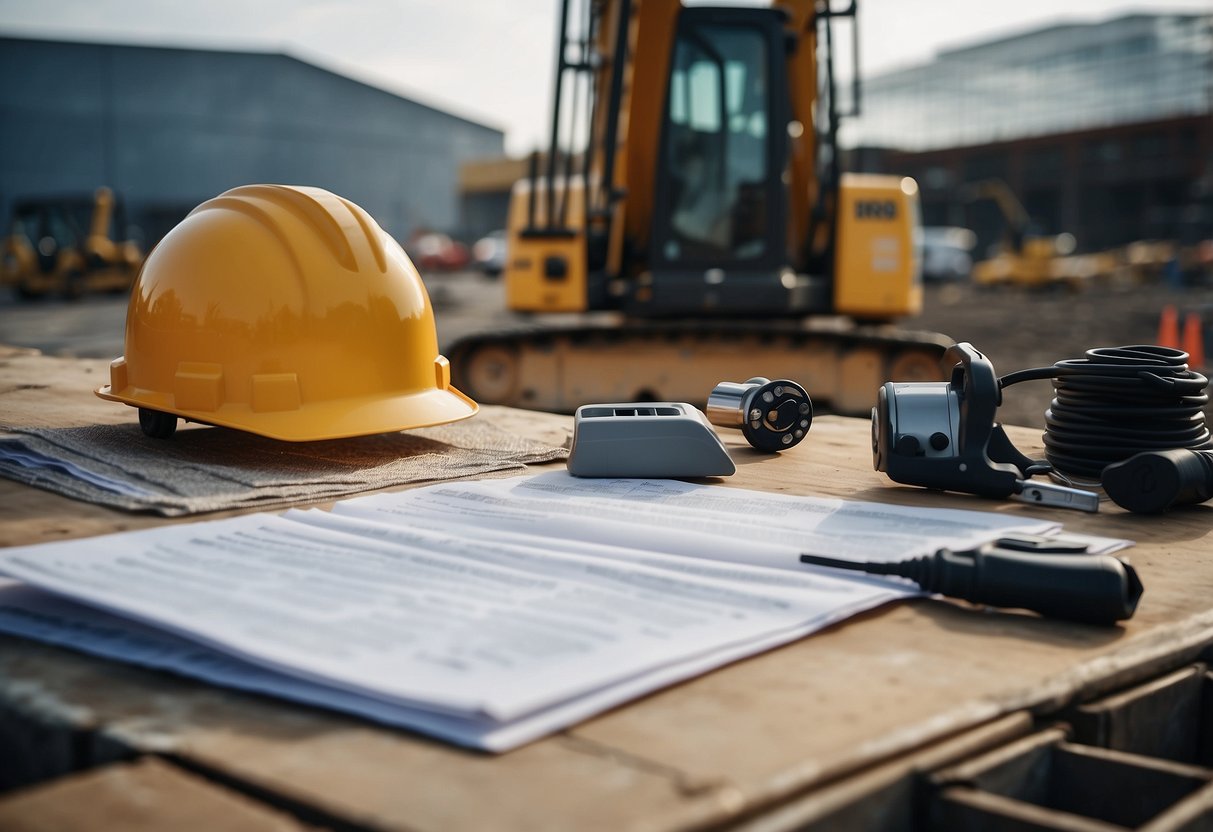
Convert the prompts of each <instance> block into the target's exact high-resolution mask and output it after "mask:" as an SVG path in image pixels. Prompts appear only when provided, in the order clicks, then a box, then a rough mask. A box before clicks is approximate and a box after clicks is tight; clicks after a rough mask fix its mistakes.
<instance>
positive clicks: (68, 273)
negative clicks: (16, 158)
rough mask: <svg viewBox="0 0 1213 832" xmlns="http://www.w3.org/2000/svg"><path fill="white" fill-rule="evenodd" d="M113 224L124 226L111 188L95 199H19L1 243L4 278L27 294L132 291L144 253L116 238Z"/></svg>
mask: <svg viewBox="0 0 1213 832" xmlns="http://www.w3.org/2000/svg"><path fill="white" fill-rule="evenodd" d="M114 225H118V226H121V225H122V213H121V206H120V204H119V203H118V202H117V200H116V199H115V197H114V193H113V191H111V190H110V189H109V188H98V189H97V190H96V192H95V193H94V194H93V196H92V198H91V199H90V198H87V197H85V198H79V199H72V198H65V197H55V198H44V199H26V200H22V201H20V202H18V203H17V204H16V205H14V206H13V213H12V218H11V220H10V223H9V231H8V234H7V235H6V236H5V237H4V240H3V245H2V248H0V264H2V265H0V283H3V284H5V285H11V286H13V287H15V288H16V291H17V294H18V295H19V296H21V297H23V298H35V297H40V296H42V295H47V294H63V295H67V296H68V297H79V296H80V295H83V294H85V293H86V292H104V291H110V292H119V291H122V292H124V291H127V290H129V289H130V286H131V283H132V282H133V281H134V279H135V275H136V274H137V273H138V271H139V266H140V265H141V264H142V263H143V252H142V251H141V250H140V247H139V246H138V245H137V244H136V243H135V242H133V241H131V240H126V241H118V240H116V239H114V235H113V233H112V232H111V228H112V226H114Z"/></svg>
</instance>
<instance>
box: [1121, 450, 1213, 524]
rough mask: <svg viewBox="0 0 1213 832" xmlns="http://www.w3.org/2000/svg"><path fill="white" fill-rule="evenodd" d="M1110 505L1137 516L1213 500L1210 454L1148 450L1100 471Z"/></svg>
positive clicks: (1206, 452) (1211, 460) (1211, 457)
mask: <svg viewBox="0 0 1213 832" xmlns="http://www.w3.org/2000/svg"><path fill="white" fill-rule="evenodd" d="M1103 488H1104V491H1105V492H1107V495H1108V497H1109V498H1110V499H1111V500H1112V502H1114V503H1116V505H1118V506H1120V507H1121V508H1124V509H1128V510H1129V511H1135V512H1138V513H1140V514H1160V513H1162V512H1164V511H1167V510H1168V509H1170V508H1172V507H1174V506H1182V505H1191V504H1193V503H1203V502H1204V501H1205V500H1208V499H1210V498H1213V451H1189V450H1186V449H1184V448H1173V449H1172V450H1169V451H1147V452H1146V453H1141V454H1137V455H1136V456H1132V457H1130V458H1129V459H1126V460H1125V461H1124V462H1117V463H1115V464H1113V465H1109V466H1108V467H1107V468H1105V469H1104V471H1103Z"/></svg>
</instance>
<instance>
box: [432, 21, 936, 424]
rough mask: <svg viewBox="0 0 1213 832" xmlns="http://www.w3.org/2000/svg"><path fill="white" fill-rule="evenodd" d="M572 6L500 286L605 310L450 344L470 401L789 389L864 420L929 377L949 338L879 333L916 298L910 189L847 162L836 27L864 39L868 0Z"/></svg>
mask: <svg viewBox="0 0 1213 832" xmlns="http://www.w3.org/2000/svg"><path fill="white" fill-rule="evenodd" d="M573 6H574V4H573V3H572V2H571V0H565V1H564V3H563V4H562V6H561V25H560V32H561V37H560V43H559V47H558V50H557V69H556V83H555V96H554V98H555V104H554V107H553V113H552V123H551V146H550V148H549V150H548V152H547V154H546V156H545V158H544V159H543V161H542V162H540V160H539V156H538V154H536V155H535V156H533V157H532V162H531V169H530V174H529V175H528V176H527V177H526V178H525V179H524V180H523V181H521V182H520V183H519V184H518V185H517V186H516V187H515V188H514V191H513V194H512V197H511V205H510V212H509V221H508V229H507V231H508V238H507V256H506V264H505V284H506V295H507V302H508V305H509V306H510V308H511V309H513V310H516V311H521V312H534V313H561V312H563V313H587V312H595V311H600V310H607V311H609V312H610V313H611V314H608V315H606V316H605V317H603V316H599V317H598V318H596V319H593V320H587V319H586V317H585V316H584V315H579V317H578V318H577V320H576V323H575V324H573V325H571V326H566V327H563V328H560V327H544V328H541V329H539V330H537V331H530V332H504V333H497V334H493V335H480V336H475V337H472V338H466V339H463V340H462V341H459V342H457V343H456V344H454V345H452V346H451V347H450V355H451V362H452V366H453V367H454V368H455V372H456V373H457V375H458V379H459V384H461V385H464V388H463V389H467V390H469V395H472V396H473V397H474V398H476V399H478V400H480V401H484V402H496V403H508V404H513V405H521V406H525V407H532V408H538V409H545V410H553V411H570V410H572V409H573V408H575V407H576V406H577V405H579V404H582V403H585V402H587V401H637V400H657V399H668V400H678V401H691V402H696V401H698V402H702V401H703V400H704V399H705V398H706V397H707V394H708V392H709V391H710V390H711V389H712V388H713V387H714V386H715V384H716V383H717V382H719V381H721V380H722V379H735V380H736V379H745V378H749V377H753V376H766V377H771V378H774V377H787V378H792V379H795V380H797V381H800V382H801V383H802V384H804V385H805V386H806V387H807V388H808V389H809V391H810V393H811V394H812V395H813V396H814V399H815V400H817V401H826V402H828V403H829V404H830V406H831V407H832V408H833V409H834V410H837V411H841V412H850V413H857V412H858V413H866V412H867V410H868V409H869V408H870V407H871V405H872V403H873V402H874V400H875V396H876V390H877V388H878V387H880V385H881V383H882V382H884V381H885V380H887V379H904V380H910V379H934V378H938V377H939V372H940V370H939V361H940V359H941V357H942V354H943V351H944V349H945V347H946V346H947V345H948V344H949V343H950V341H949V340H948V339H946V338H944V337H943V336H940V335H934V334H926V333H906V332H901V331H898V330H894V329H892V328H890V327H888V326H887V322H888V321H891V320H893V319H896V318H899V317H903V316H907V315H913V314H915V313H916V312H918V311H919V309H920V306H921V302H922V289H921V283H920V274H919V266H920V263H919V259H920V258H919V251H918V245H919V241H918V239H917V235H918V229H919V221H918V187H917V185H916V183H915V182H914V181H913V180H912V179H909V178H903V177H891V176H872V175H852V174H844V173H842V172H841V171H840V162H839V151H838V142H837V134H838V125H839V120H840V119H841V118H842V117H843V116H844V115H847V114H845V113H843V112H842V111H841V109H842V108H841V107H840V106H839V96H838V93H837V84H836V81H835V73H834V58H833V55H834V48H833V47H834V39H835V37H836V33H835V30H834V29H835V25H836V22H837V21H838V20H839V19H840V18H848V19H849V20H850V22H851V29H852V33H853V32H854V26H853V24H854V17H855V3H854V2H852V3H851V4H850V5H849V6H848V7H847V8H845V9H835V8H832V7H831V6H830V4H829V3H828V2H827V1H826V0H817V2H812V0H786V1H785V2H776V3H775V4H774V5H773V6H771V7H752V6H744V7H735V8H734V7H729V8H721V7H704V6H690V7H684V6H683V5H682V4H681V3H680V2H678V0H588V2H587V3H586V4H585V5H581V4H580V3H578V4H576V6H577V7H576V8H573ZM856 69H857V68H856ZM854 77H855V79H856V87H855V93H854V95H853V103H857V101H858V80H857V79H858V72H857V71H856V72H855V73H854ZM824 315H829V316H833V317H832V318H830V319H828V320H826V319H823V318H822V317H820V316H824ZM808 316H817V317H814V318H812V319H809V317H808ZM856 322H861V323H856Z"/></svg>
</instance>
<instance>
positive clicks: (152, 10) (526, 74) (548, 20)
mask: <svg viewBox="0 0 1213 832" xmlns="http://www.w3.org/2000/svg"><path fill="white" fill-rule="evenodd" d="M837 5H841V3H837ZM557 7H558V0H462V1H461V0H35V2H30V0H0V33H4V34H10V35H31V36H35V35H36V36H53V37H67V38H72V39H80V40H100V41H112V42H123V43H145V44H146V43H152V44H168V45H177V46H207V47H223V48H235V49H267V50H274V51H286V52H289V53H291V54H292V55H295V56H296V57H298V58H302V59H304V60H308V61H311V62H313V63H317V64H319V65H321V66H325V67H327V68H329V69H333V70H336V71H339V72H342V73H344V74H347V75H350V76H353V77H356V78H359V79H360V80H363V81H368V82H370V83H373V84H375V85H377V86H381V87H384V88H386V89H390V90H392V91H394V92H399V93H401V94H403V95H407V96H410V97H412V98H416V99H418V100H420V101H424V102H426V103H428V104H433V105H435V106H438V107H442V108H444V109H448V110H451V111H453V112H456V113H459V114H460V115H464V116H468V117H470V118H474V119H477V120H479V121H483V122H486V123H488V124H491V125H493V126H495V127H499V128H501V129H503V130H505V131H506V146H507V149H508V150H509V151H510V152H512V153H524V152H526V151H528V150H530V149H531V148H532V147H534V146H535V145H536V144H537V143H538V142H539V141H540V140H541V137H542V136H543V135H544V134H545V132H546V124H547V118H548V116H547V112H548V108H549V106H550V89H551V76H552V67H553V63H554V59H555V58H554V56H555V45H554V44H555V31H556V11H557ZM1132 11H1205V12H1209V11H1213V0H1136V2H1119V0H1014V1H1013V2H1005V0H999V2H993V0H861V2H860V23H859V25H860V57H861V60H862V71H863V73H864V74H871V73H876V72H883V71H886V70H889V69H893V68H896V67H898V66H904V65H908V64H915V63H921V62H925V61H927V60H929V59H930V58H931V56H932V55H933V54H934V53H935V52H936V51H938V50H940V49H948V48H952V47H955V46H961V45H968V44H971V43H974V42H978V41H981V40H986V39H990V38H994V37H999V36H1002V35H1006V34H1009V33H1013V32H1018V31H1024V30H1028V29H1033V28H1036V27H1039V26H1044V25H1048V24H1051V23H1055V22H1058V21H1059V20H1103V19H1107V18H1109V17H1116V16H1119V15H1122V14H1126V13H1129V12H1132ZM8 81H9V82H11V81H12V79H8Z"/></svg>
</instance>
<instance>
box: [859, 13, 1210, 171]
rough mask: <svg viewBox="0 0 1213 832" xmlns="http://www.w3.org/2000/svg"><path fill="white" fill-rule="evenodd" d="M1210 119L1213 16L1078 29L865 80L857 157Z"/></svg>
mask: <svg viewBox="0 0 1213 832" xmlns="http://www.w3.org/2000/svg"><path fill="white" fill-rule="evenodd" d="M1208 113H1213V13H1210V14H1164V15H1145V14H1136V15H1129V16H1126V17H1120V18H1116V19H1113V20H1108V21H1104V22H1098V23H1070V24H1062V25H1057V26H1051V27H1049V28H1045V29H1040V30H1036V31H1032V32H1027V33H1024V34H1020V35H1015V36H1012V37H1007V38H1002V39H999V40H995V41H990V42H987V43H981V44H976V45H973V46H969V47H965V48H963V49H954V50H950V51H946V52H941V53H940V54H939V55H938V56H937V57H936V59H935V60H934V61H933V62H931V63H929V64H926V65H923V66H917V67H912V68H908V69H904V70H900V71H896V72H889V73H885V74H881V75H878V76H875V77H872V78H869V79H865V81H864V89H863V113H862V115H861V116H860V117H858V118H857V119H854V120H853V121H852V122H851V123H849V124H847V125H846V126H845V127H844V131H843V141H844V143H845V144H846V145H847V146H850V147H886V148H896V149H899V150H908V151H925V150H933V149H937V148H945V147H960V146H967V145H979V144H989V143H993V142H1003V141H1010V140H1015V139H1020V138H1025V137H1030V136H1041V135H1049V134H1054V133H1066V132H1073V131H1079V130H1089V129H1093V128H1100V127H1107V126H1111V125H1118V124H1129V123H1135V122H1144V121H1157V120H1161V119H1166V118H1174V117H1179V116H1190V115H1197V114H1208Z"/></svg>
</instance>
